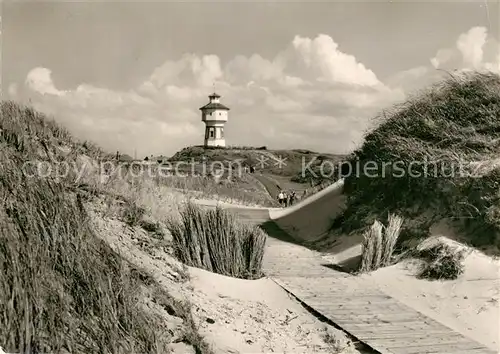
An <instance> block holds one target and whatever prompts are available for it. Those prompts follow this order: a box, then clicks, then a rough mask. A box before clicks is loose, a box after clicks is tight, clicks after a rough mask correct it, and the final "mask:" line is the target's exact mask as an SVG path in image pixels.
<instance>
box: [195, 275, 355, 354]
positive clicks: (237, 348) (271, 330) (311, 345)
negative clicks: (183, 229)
mask: <svg viewBox="0 0 500 354" xmlns="http://www.w3.org/2000/svg"><path fill="white" fill-rule="evenodd" d="M190 274H191V280H190V281H191V285H192V286H193V291H192V293H191V297H190V300H191V302H192V303H193V304H194V305H195V307H196V310H195V312H197V317H198V318H199V319H200V323H199V326H200V333H201V334H202V335H203V336H204V337H205V338H206V339H207V340H208V341H209V342H210V343H212V345H213V346H214V349H215V352H216V353H356V352H357V351H356V350H355V349H354V348H353V347H352V345H351V344H350V342H349V341H348V340H347V338H346V337H345V335H344V334H343V333H342V332H341V331H338V330H336V329H335V328H333V327H330V326H327V327H325V325H324V324H323V323H322V322H320V321H319V320H318V319H316V318H315V317H314V316H312V315H311V314H310V313H309V312H308V311H306V310H305V309H304V308H303V307H302V306H301V305H300V304H299V303H298V302H297V301H296V300H295V299H293V298H291V297H290V296H289V295H288V294H287V293H286V292H285V291H283V289H282V288H281V287H279V286H278V285H276V284H275V283H274V282H273V281H272V280H270V279H267V278H264V279H259V280H243V279H234V278H230V277H225V276H221V275H218V274H214V273H210V272H207V271H204V270H201V269H197V268H190ZM327 333H328V335H329V336H330V337H335V338H336V339H335V340H334V341H333V343H326V342H325V339H324V336H325V335H326V334H327Z"/></svg>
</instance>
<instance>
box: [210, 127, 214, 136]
mask: <svg viewBox="0 0 500 354" xmlns="http://www.w3.org/2000/svg"><path fill="white" fill-rule="evenodd" d="M210 137H211V138H213V137H214V128H210Z"/></svg>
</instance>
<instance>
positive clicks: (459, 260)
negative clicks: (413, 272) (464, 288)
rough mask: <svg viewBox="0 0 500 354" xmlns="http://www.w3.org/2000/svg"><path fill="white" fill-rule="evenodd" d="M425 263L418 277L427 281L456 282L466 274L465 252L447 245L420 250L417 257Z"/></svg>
mask: <svg viewBox="0 0 500 354" xmlns="http://www.w3.org/2000/svg"><path fill="white" fill-rule="evenodd" d="M415 256H416V257H417V258H419V259H421V260H422V261H423V262H422V264H421V266H420V269H419V271H418V274H417V277H418V278H420V279H427V280H455V279H457V278H458V277H459V276H460V275H461V274H463V272H464V268H465V267H464V258H465V257H464V251H463V250H456V249H454V248H452V247H451V246H449V245H447V244H443V243H440V244H437V245H433V246H432V247H428V248H425V249H422V250H419V251H418V252H417V254H416V255H415Z"/></svg>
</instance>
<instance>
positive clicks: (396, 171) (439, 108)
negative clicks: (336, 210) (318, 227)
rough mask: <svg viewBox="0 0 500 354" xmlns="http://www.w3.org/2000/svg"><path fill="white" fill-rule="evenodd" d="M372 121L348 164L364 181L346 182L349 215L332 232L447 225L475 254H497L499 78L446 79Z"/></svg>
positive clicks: (471, 75)
mask: <svg viewBox="0 0 500 354" xmlns="http://www.w3.org/2000/svg"><path fill="white" fill-rule="evenodd" d="M377 119H379V120H380V121H381V124H380V125H379V127H378V128H376V129H375V130H373V131H372V132H370V133H368V134H367V135H366V137H365V142H364V144H363V145H362V147H361V148H360V149H359V150H357V151H355V153H354V154H353V155H352V157H351V158H350V163H351V164H352V165H353V166H356V164H359V165H360V166H361V168H360V171H361V172H362V173H361V175H357V176H355V175H351V176H348V177H347V178H346V179H345V185H344V186H345V187H344V191H345V193H346V194H347V198H348V201H347V207H346V210H345V212H344V213H343V214H342V215H341V216H340V217H339V219H338V220H337V222H335V223H334V227H335V228H337V229H338V230H339V231H342V232H346V233H350V232H355V231H358V230H361V229H363V228H365V227H367V226H368V225H370V224H371V223H373V222H374V220H376V219H380V218H382V219H383V218H386V217H387V215H388V214H389V213H398V214H400V215H402V216H403V217H405V219H406V220H408V221H411V220H412V219H416V218H419V222H420V223H421V225H424V224H425V225H427V226H428V225H429V224H432V222H433V221H437V220H439V219H443V218H448V219H451V220H454V221H456V223H457V225H458V226H459V227H461V228H463V230H464V234H465V236H466V237H467V240H468V241H469V242H470V243H471V244H472V245H473V246H476V247H482V246H490V245H494V246H496V247H497V251H498V250H499V249H500V242H499V232H500V208H499V207H498V205H499V200H500V199H499V195H498V185H499V183H500V170H499V169H497V168H492V167H491V162H492V161H493V160H495V159H498V153H499V152H500V76H498V75H496V74H493V73H478V72H472V73H471V72H469V73H461V74H456V75H452V76H451V77H450V78H448V79H446V80H444V81H443V82H440V83H438V84H436V85H434V86H432V87H431V88H429V89H428V90H426V91H423V92H421V93H419V94H417V95H415V96H414V97H412V98H410V99H409V100H407V101H406V102H405V103H403V104H401V105H399V106H396V107H395V108H394V109H393V110H392V111H385V112H382V113H381V114H380V115H379V116H378V117H377ZM476 162H481V164H482V166H483V167H484V168H481V169H479V170H478V169H477V168H476V167H477V166H476V165H477V164H476ZM368 164H371V165H372V166H373V165H374V164H376V166H377V168H378V169H377V170H376V171H375V172H374V170H373V168H372V169H371V170H370V169H368V167H369V165H368ZM488 165H490V166H488ZM364 166H366V168H367V169H366V170H365V171H364V168H363V167H364ZM366 171H368V172H366ZM375 173H376V177H374V176H373V175H374V174H375ZM423 215H427V216H426V217H425V218H422V216H423ZM406 226H408V224H407V225H405V227H406ZM427 226H422V227H427Z"/></svg>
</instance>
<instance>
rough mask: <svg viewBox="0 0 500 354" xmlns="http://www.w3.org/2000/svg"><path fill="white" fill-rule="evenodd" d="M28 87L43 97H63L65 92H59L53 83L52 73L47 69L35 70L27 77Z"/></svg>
mask: <svg viewBox="0 0 500 354" xmlns="http://www.w3.org/2000/svg"><path fill="white" fill-rule="evenodd" d="M26 85H27V86H28V87H29V88H31V89H32V90H34V91H36V92H38V93H40V94H42V95H55V96H62V95H64V92H62V91H59V90H58V89H56V87H55V86H54V82H53V81H52V71H51V70H49V69H46V68H40V67H38V68H34V69H33V70H31V71H30V72H29V73H28V76H27V77H26Z"/></svg>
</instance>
